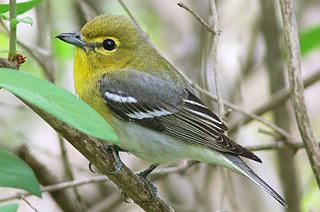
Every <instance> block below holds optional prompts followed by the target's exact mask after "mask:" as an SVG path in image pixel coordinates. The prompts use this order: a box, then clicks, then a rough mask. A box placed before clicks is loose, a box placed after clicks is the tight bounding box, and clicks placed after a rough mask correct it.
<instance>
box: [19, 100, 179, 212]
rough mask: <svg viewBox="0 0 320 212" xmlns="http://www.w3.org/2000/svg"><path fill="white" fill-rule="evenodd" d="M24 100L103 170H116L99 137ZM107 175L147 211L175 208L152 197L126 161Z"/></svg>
mask: <svg viewBox="0 0 320 212" xmlns="http://www.w3.org/2000/svg"><path fill="white" fill-rule="evenodd" d="M22 101H23V100H22ZM23 102H24V103H25V104H26V105H28V106H29V107H30V108H31V109H32V110H33V111H34V112H36V113H37V114H38V115H39V116H40V117H41V118H42V119H44V120H45V121H46V122H47V123H48V124H49V125H50V126H51V127H52V128H53V129H55V130H56V131H57V132H58V133H59V134H60V135H62V136H63V137H64V138H65V139H66V140H67V141H69V143H70V144H71V145H72V146H74V147H75V148H76V149H77V150H78V151H79V152H80V153H81V154H82V155H83V156H84V157H86V158H87V159H88V160H89V161H90V162H91V163H92V164H93V165H95V166H96V167H97V168H98V169H99V170H100V171H101V172H102V173H110V172H113V171H114V168H113V167H116V165H117V162H116V160H115V158H114V157H113V154H112V152H110V151H108V150H106V148H105V147H104V146H103V145H102V144H101V142H100V141H99V140H98V139H96V138H94V137H91V136H89V135H87V134H84V133H82V132H80V131H78V130H77V129H75V128H73V127H71V126H70V125H67V124H65V123H64V122H62V121H61V120H60V119H58V118H56V117H54V116H52V115H51V114H49V113H47V112H45V111H43V110H41V109H39V108H38V107H37V106H35V105H32V104H30V103H28V102H25V101H23ZM106 175H107V176H108V178H109V179H110V180H112V181H113V182H114V183H115V184H116V185H118V186H119V187H120V188H121V189H122V190H123V191H124V192H125V193H126V194H127V195H128V196H129V197H130V198H131V199H132V200H133V201H134V202H135V203H136V204H138V205H139V206H140V207H141V208H142V209H144V210H145V211H164V212H165V211H170V212H172V211H174V210H173V209H172V208H171V207H170V206H169V205H168V204H167V203H166V202H164V201H163V200H162V199H161V198H160V197H159V196H157V197H156V198H155V200H154V201H152V202H151V201H149V200H151V199H152V198H153V192H152V190H151V189H150V188H149V186H148V185H147V184H146V183H145V181H144V180H143V179H141V178H140V177H138V176H137V175H135V174H134V173H133V172H132V171H131V170H130V169H129V168H128V167H127V166H125V165H123V167H122V168H121V170H120V171H119V172H118V173H117V174H114V175H110V174H106Z"/></svg>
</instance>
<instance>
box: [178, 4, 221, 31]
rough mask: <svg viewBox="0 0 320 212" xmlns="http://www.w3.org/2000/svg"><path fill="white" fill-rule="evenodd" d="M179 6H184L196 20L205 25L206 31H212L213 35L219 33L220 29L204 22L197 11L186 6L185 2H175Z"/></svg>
mask: <svg viewBox="0 0 320 212" xmlns="http://www.w3.org/2000/svg"><path fill="white" fill-rule="evenodd" d="M177 4H178V6H179V7H182V8H184V9H185V10H187V11H189V12H190V13H191V14H192V15H193V16H194V17H195V18H196V19H198V21H199V22H200V23H201V24H202V25H203V26H204V27H205V28H207V30H208V31H210V32H212V33H213V34H214V35H219V34H220V33H221V29H219V28H218V27H215V26H213V27H211V26H210V25H209V24H207V22H205V21H204V20H203V19H202V18H201V17H200V16H199V15H198V14H197V13H195V12H194V11H193V10H192V9H191V8H190V7H188V6H187V5H186V4H184V3H182V2H178V3H177Z"/></svg>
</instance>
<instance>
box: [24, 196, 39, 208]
mask: <svg viewBox="0 0 320 212" xmlns="http://www.w3.org/2000/svg"><path fill="white" fill-rule="evenodd" d="M20 199H22V200H23V201H24V202H25V203H27V205H29V207H30V208H32V210H34V211H36V212H39V210H38V209H37V208H36V207H34V206H33V205H32V204H31V202H29V200H27V198H26V197H25V196H24V195H21V196H20Z"/></svg>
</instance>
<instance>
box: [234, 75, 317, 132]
mask: <svg viewBox="0 0 320 212" xmlns="http://www.w3.org/2000/svg"><path fill="white" fill-rule="evenodd" d="M319 80H320V70H318V71H316V72H315V73H312V74H311V75H310V76H308V77H306V78H305V79H304V80H303V85H304V89H306V88H308V87H310V86H311V85H313V84H314V83H316V82H318V81H319ZM289 98H290V89H286V88H283V89H281V90H279V91H278V92H276V93H275V94H273V95H272V96H271V98H270V99H269V100H267V101H266V102H264V103H263V104H261V106H259V107H257V109H255V110H253V111H252V112H250V113H251V114H255V115H257V116H261V115H263V114H264V113H266V112H268V111H269V110H273V109H275V108H276V107H278V106H279V105H281V104H283V103H284V102H285V101H287V100H288V99H289ZM253 119H254V118H253V117H250V116H246V117H243V118H241V119H238V120H236V121H234V122H233V123H229V132H233V131H234V130H235V129H236V128H237V126H238V125H239V124H240V123H241V124H242V125H243V124H247V123H249V122H250V121H252V120H253Z"/></svg>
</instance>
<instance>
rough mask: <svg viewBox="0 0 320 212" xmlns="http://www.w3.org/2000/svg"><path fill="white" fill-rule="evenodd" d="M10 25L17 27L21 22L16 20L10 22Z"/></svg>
mask: <svg viewBox="0 0 320 212" xmlns="http://www.w3.org/2000/svg"><path fill="white" fill-rule="evenodd" d="M10 23H11V26H16V25H17V24H18V23H19V20H18V19H15V18H14V19H11V20H10Z"/></svg>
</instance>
